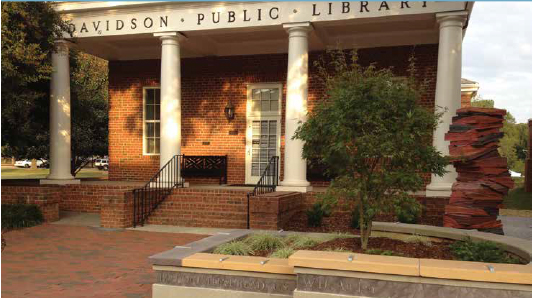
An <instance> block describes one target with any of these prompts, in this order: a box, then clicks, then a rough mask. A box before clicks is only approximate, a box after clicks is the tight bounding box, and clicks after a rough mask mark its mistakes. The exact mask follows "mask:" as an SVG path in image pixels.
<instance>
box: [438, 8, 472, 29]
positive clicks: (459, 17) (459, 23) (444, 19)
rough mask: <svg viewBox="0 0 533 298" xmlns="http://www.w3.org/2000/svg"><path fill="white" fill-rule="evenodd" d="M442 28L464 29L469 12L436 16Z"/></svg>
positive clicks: (455, 12) (446, 13)
mask: <svg viewBox="0 0 533 298" xmlns="http://www.w3.org/2000/svg"><path fill="white" fill-rule="evenodd" d="M435 16H436V17H437V23H439V24H440V28H443V27H449V26H455V27H461V28H462V27H463V26H464V24H465V22H466V19H467V18H468V11H465V10H463V11H452V12H439V13H437V14H436V15H435Z"/></svg>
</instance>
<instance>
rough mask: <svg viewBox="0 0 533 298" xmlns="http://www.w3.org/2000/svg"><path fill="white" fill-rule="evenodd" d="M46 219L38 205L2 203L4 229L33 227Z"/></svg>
mask: <svg viewBox="0 0 533 298" xmlns="http://www.w3.org/2000/svg"><path fill="white" fill-rule="evenodd" d="M43 221H44V217H43V214H42V212H41V210H40V209H39V207H38V206H37V205H26V204H13V205H8V204H2V230H4V229H7V230H11V229H18V228H26V227H33V226H36V225H38V224H41V223H42V222H43Z"/></svg>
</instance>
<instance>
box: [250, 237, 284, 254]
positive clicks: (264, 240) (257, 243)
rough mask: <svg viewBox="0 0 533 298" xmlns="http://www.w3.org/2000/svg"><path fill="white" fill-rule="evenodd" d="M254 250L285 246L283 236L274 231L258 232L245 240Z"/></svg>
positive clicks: (274, 248)
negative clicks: (273, 232) (275, 233)
mask: <svg viewBox="0 0 533 298" xmlns="http://www.w3.org/2000/svg"><path fill="white" fill-rule="evenodd" d="M244 241H245V242H246V243H247V244H248V245H249V246H250V249H251V250H252V251H264V250H276V249H278V248H282V247H284V246H285V244H284V243H283V238H282V237H281V236H277V235H274V234H272V233H257V234H253V235H250V236H248V237H247V238H246V239H245V240H244Z"/></svg>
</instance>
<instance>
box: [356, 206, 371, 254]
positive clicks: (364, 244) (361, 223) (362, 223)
mask: <svg viewBox="0 0 533 298" xmlns="http://www.w3.org/2000/svg"><path fill="white" fill-rule="evenodd" d="M357 208H359V233H360V234H361V248H362V249H363V250H366V248H367V246H368V237H367V236H366V221H365V216H364V210H363V202H362V200H361V202H360V203H359V206H357Z"/></svg>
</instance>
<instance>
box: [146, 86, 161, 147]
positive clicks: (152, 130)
mask: <svg viewBox="0 0 533 298" xmlns="http://www.w3.org/2000/svg"><path fill="white" fill-rule="evenodd" d="M160 103H161V92H160V90H159V88H158V87H156V88H154V87H146V88H144V92H143V105H144V106H143V120H144V121H143V125H144V133H143V136H144V137H143V147H144V149H143V151H144V154H146V155H157V154H159V125H160V124H161V118H160V111H161V109H160Z"/></svg>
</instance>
